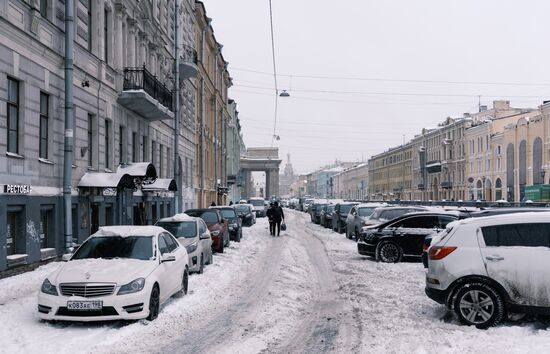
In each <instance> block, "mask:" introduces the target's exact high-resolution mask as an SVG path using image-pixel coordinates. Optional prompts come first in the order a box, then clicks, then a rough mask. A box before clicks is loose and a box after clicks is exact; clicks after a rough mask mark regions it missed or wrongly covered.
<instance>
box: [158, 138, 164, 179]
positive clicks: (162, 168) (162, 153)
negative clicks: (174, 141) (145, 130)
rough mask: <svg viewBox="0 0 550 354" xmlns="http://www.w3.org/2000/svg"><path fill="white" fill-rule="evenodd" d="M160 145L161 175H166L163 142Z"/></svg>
mask: <svg viewBox="0 0 550 354" xmlns="http://www.w3.org/2000/svg"><path fill="white" fill-rule="evenodd" d="M159 146H160V148H159V151H160V154H159V155H160V156H159V177H164V166H163V165H164V163H163V162H164V146H163V145H162V144H160V145H159Z"/></svg>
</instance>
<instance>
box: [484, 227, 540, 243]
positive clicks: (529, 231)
mask: <svg viewBox="0 0 550 354" xmlns="http://www.w3.org/2000/svg"><path fill="white" fill-rule="evenodd" d="M481 232H482V234H483V240H484V241H485V246H487V247H513V246H523V247H550V223H535V224H506V225H495V226H485V227H482V228H481Z"/></svg>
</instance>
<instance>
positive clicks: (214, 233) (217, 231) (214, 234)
mask: <svg viewBox="0 0 550 354" xmlns="http://www.w3.org/2000/svg"><path fill="white" fill-rule="evenodd" d="M210 235H212V236H219V235H220V231H219V230H216V231H210Z"/></svg>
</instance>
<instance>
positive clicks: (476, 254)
mask: <svg viewBox="0 0 550 354" xmlns="http://www.w3.org/2000/svg"><path fill="white" fill-rule="evenodd" d="M426 294H427V295H428V296H429V297H430V298H431V299H432V300H434V301H436V302H438V303H440V304H445V305H447V307H448V308H450V309H452V310H454V312H455V313H456V315H457V316H458V319H459V320H460V321H461V322H462V323H465V324H468V325H475V326H476V327H478V328H487V327H490V326H494V325H496V324H497V323H499V322H500V321H501V320H502V319H503V318H504V317H505V316H506V315H507V314H510V313H527V312H529V313H533V312H535V313H541V312H545V313H549V312H550V212H543V213H521V214H508V215H499V216H491V217H483V218H471V219H465V220H460V221H456V222H452V223H450V224H448V225H447V229H446V230H445V231H443V232H442V233H440V234H438V235H437V236H436V237H435V238H434V239H433V241H432V246H431V247H430V248H429V250H428V271H427V274H426Z"/></svg>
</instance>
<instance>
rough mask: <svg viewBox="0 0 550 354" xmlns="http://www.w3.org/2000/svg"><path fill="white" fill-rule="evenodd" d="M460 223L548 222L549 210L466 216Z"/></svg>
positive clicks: (549, 217)
mask: <svg viewBox="0 0 550 354" xmlns="http://www.w3.org/2000/svg"><path fill="white" fill-rule="evenodd" d="M460 222H461V223H462V224H481V225H483V224H487V225H494V224H498V223H502V224H505V223H508V222H517V223H530V222H550V210H549V211H546V212H539V213H537V212H527V213H510V214H501V215H491V216H483V217H477V218H467V219H463V220H461V221H460Z"/></svg>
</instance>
